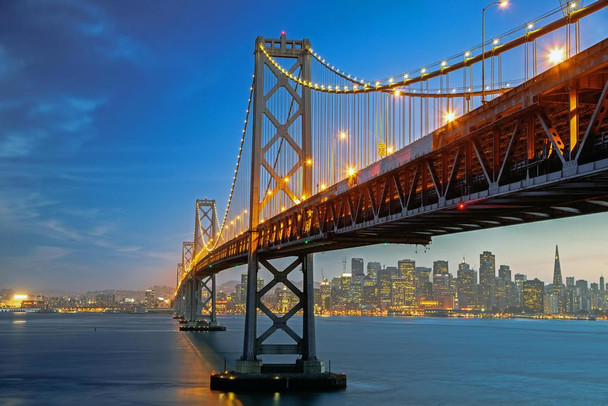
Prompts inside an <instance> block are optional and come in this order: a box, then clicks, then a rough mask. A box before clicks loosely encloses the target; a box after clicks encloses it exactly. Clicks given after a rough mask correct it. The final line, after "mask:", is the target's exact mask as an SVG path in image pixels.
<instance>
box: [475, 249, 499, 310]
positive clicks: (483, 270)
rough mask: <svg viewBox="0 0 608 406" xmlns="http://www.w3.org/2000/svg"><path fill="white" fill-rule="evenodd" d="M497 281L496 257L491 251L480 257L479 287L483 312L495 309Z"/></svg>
mask: <svg viewBox="0 0 608 406" xmlns="http://www.w3.org/2000/svg"><path fill="white" fill-rule="evenodd" d="M495 279H496V257H495V256H494V254H492V252H490V251H484V252H483V253H482V254H481V255H479V285H480V290H481V298H480V299H481V303H480V304H481V307H482V310H486V311H488V310H491V309H492V308H493V307H494V304H495V300H494V285H495Z"/></svg>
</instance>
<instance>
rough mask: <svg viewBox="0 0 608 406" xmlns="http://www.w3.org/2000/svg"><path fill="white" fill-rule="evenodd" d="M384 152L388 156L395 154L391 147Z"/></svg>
mask: <svg viewBox="0 0 608 406" xmlns="http://www.w3.org/2000/svg"><path fill="white" fill-rule="evenodd" d="M386 152H387V153H388V154H389V155H390V154H392V153H393V152H395V150H394V149H393V147H388V148H387V149H386Z"/></svg>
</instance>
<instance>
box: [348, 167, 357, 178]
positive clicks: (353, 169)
mask: <svg viewBox="0 0 608 406" xmlns="http://www.w3.org/2000/svg"><path fill="white" fill-rule="evenodd" d="M355 173H357V170H356V169H355V168H353V167H352V166H351V167H350V168H348V176H349V177H350V176H354V175H355Z"/></svg>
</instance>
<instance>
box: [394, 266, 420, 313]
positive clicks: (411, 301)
mask: <svg viewBox="0 0 608 406" xmlns="http://www.w3.org/2000/svg"><path fill="white" fill-rule="evenodd" d="M397 266H398V269H399V271H398V274H399V277H400V278H403V279H404V281H403V282H404V285H403V287H404V289H405V290H404V298H403V299H404V303H403V306H406V307H410V308H413V307H415V306H416V276H415V274H414V269H415V268H416V262H415V261H413V260H411V259H403V260H401V261H398V262H397Z"/></svg>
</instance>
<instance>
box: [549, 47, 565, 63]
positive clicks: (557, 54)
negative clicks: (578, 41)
mask: <svg viewBox="0 0 608 406" xmlns="http://www.w3.org/2000/svg"><path fill="white" fill-rule="evenodd" d="M548 58H549V62H550V63H551V64H553V65H557V64H558V63H561V62H563V61H564V60H565V59H566V52H565V51H564V48H553V49H552V50H550V51H549V55H548Z"/></svg>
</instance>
